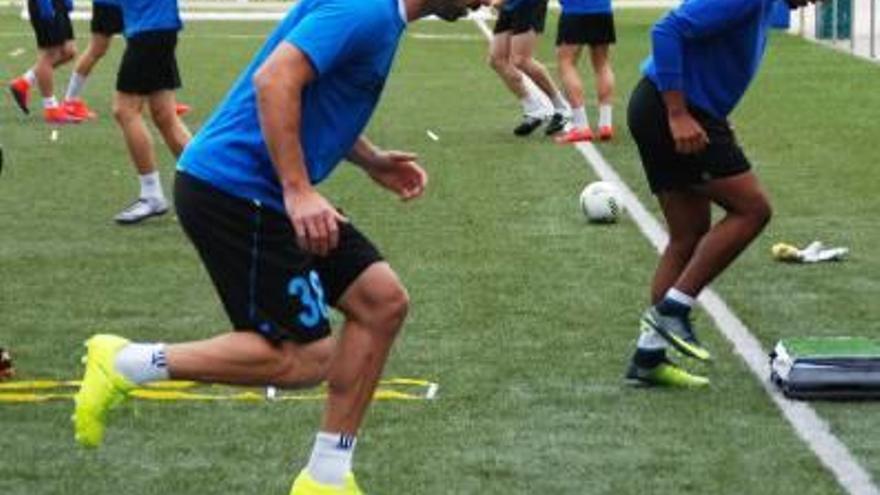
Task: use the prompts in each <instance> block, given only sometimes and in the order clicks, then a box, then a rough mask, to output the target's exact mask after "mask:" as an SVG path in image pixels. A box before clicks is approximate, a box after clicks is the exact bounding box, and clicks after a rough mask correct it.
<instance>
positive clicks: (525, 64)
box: [510, 54, 532, 72]
mask: <svg viewBox="0 0 880 495" xmlns="http://www.w3.org/2000/svg"><path fill="white" fill-rule="evenodd" d="M531 61H532V58H531V57H524V56H522V55H517V54H513V55H511V56H510V63H511V64H512V65H513V66H514V67H516V68H517V69H518V70H519V71H520V72H525V71H528V69H529V66H530V64H531Z"/></svg>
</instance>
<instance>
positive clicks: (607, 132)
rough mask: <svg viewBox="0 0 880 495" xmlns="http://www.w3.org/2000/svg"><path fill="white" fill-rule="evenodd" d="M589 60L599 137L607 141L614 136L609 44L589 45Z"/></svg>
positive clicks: (612, 79)
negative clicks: (594, 87) (594, 81)
mask: <svg viewBox="0 0 880 495" xmlns="http://www.w3.org/2000/svg"><path fill="white" fill-rule="evenodd" d="M590 62H591V63H592V65H593V74H594V75H595V77H596V96H597V98H598V100H599V139H601V140H603V141H607V140H609V139H612V138H613V137H614V123H613V121H612V115H611V112H612V108H613V104H614V71H613V70H612V69H611V54H610V46H609V45H594V46H591V47H590Z"/></svg>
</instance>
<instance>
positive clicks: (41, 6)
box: [37, 0, 73, 21]
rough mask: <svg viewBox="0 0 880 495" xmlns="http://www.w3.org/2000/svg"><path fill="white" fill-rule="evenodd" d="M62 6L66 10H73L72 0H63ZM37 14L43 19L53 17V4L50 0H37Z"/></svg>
mask: <svg viewBox="0 0 880 495" xmlns="http://www.w3.org/2000/svg"><path fill="white" fill-rule="evenodd" d="M63 3H64V8H65V9H66V10H67V12H70V11H72V10H73V0H64V2H63ZM37 16H38V17H39V18H40V19H43V20H46V21H48V20H51V19H54V18H55V5H54V3H53V1H52V0H37Z"/></svg>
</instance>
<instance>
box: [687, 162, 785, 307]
mask: <svg viewBox="0 0 880 495" xmlns="http://www.w3.org/2000/svg"><path fill="white" fill-rule="evenodd" d="M700 192H701V193H702V194H705V195H706V197H708V198H709V199H711V200H712V202H713V203H715V204H717V205H719V206H721V208H723V209H724V211H725V216H724V218H722V219H721V220H720V221H719V222H718V223H716V224H715V225H714V226H712V228H711V229H710V230H709V232H707V233H706V235H705V236H703V238H702V240H701V241H700V243H699V244H698V245H697V247H696V250H695V251H694V254H693V256H692V257H691V259H690V261H689V262H688V264H687V266H686V267H685V269H684V270H683V271H682V274H681V276H680V277H679V278H678V280H676V281H675V284H674V286H675V287H676V288H678V289H679V290H680V291H682V292H684V293H685V294H689V295H691V296H693V297H696V296H697V295H698V294H699V293H700V291H701V290H703V288H704V287H706V286H707V285H709V283H710V282H712V280H714V279H715V277H716V276H718V274H719V273H721V272H722V271H723V270H724V269H725V268H727V266H728V265H730V264H731V263H732V262H733V260H735V259H736V257H737V256H739V254H740V253H742V252H743V251H744V250H745V248H746V247H748V245H749V244H751V242H752V241H753V240H754V239H755V238H756V237H757V236H758V234H760V233H761V231H762V230H764V227H765V226H766V225H767V223H768V222H769V221H770V217H771V208H770V201H769V199H768V198H767V195H766V194H765V193H764V191H763V189H762V188H761V186H760V184H759V183H758V179H757V177H756V176H755V174H753V173H752V172H746V173H743V174H739V175H736V176H733V177H727V178H723V179H716V180H713V181H711V182H709V183H708V184H706V185H705V186H702V187H701V188H700Z"/></svg>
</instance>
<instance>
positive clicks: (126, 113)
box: [113, 103, 140, 124]
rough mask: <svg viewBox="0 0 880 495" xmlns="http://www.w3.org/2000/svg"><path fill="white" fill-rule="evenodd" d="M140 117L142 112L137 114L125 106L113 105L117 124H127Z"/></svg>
mask: <svg viewBox="0 0 880 495" xmlns="http://www.w3.org/2000/svg"><path fill="white" fill-rule="evenodd" d="M138 116H140V112H135V111H134V110H132V109H131V108H129V107H127V106H125V105H120V104H119V103H113V118H114V119H116V122H118V123H120V124H125V123H127V122H129V121H130V120H131V119H133V118H136V117H138Z"/></svg>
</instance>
